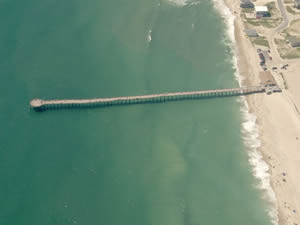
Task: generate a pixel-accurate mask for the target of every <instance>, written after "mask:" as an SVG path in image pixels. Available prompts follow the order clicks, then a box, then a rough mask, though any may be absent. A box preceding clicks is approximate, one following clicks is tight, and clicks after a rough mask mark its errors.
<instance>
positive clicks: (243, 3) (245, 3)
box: [240, 0, 254, 8]
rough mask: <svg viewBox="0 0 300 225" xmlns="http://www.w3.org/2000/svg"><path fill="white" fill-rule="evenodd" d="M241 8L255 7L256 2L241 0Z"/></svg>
mask: <svg viewBox="0 0 300 225" xmlns="http://www.w3.org/2000/svg"><path fill="white" fill-rule="evenodd" d="M240 7H241V8H254V4H253V3H252V1H251V0H241V2H240Z"/></svg>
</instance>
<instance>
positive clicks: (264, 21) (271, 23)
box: [245, 18, 282, 28]
mask: <svg viewBox="0 0 300 225" xmlns="http://www.w3.org/2000/svg"><path fill="white" fill-rule="evenodd" d="M245 19H246V21H247V23H249V24H251V25H253V26H264V27H267V28H275V27H277V26H278V25H279V24H280V23H281V21H282V19H281V18H277V19H271V18H261V19H255V18H245Z"/></svg>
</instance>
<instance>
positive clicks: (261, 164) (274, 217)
mask: <svg viewBox="0 0 300 225" xmlns="http://www.w3.org/2000/svg"><path fill="white" fill-rule="evenodd" d="M213 2H214V6H215V9H216V10H217V11H218V12H219V13H220V14H221V16H222V18H223V19H224V21H225V24H226V28H227V35H226V36H227V37H226V38H227V39H226V40H225V44H227V45H229V46H230V48H231V49H232V51H233V52H232V53H233V57H232V59H231V60H232V65H233V69H234V70H235V78H236V79H237V81H238V82H239V85H240V86H241V82H242V77H241V76H240V74H239V68H238V64H237V61H238V60H237V49H236V40H235V34H234V32H235V30H234V20H235V16H234V15H233V14H232V13H231V11H230V9H229V8H228V7H227V6H226V4H225V2H224V1H223V0H213ZM239 102H240V104H241V112H242V116H243V123H242V129H243V131H242V132H243V141H244V143H245V145H246V147H247V148H248V149H247V150H248V157H249V163H250V165H251V166H252V170H253V174H254V176H255V177H256V178H257V179H258V181H259V186H258V188H259V189H261V190H263V193H264V198H265V199H266V200H267V201H268V202H269V203H271V205H272V208H270V209H269V210H268V214H269V216H270V218H271V221H272V223H273V224H278V211H277V205H276V197H275V193H274V191H273V189H272V187H271V182H270V174H269V166H268V164H267V163H266V162H265V161H264V160H263V156H262V154H261V152H259V150H258V148H259V147H260V146H261V142H260V139H259V129H258V126H257V124H256V116H255V115H254V114H252V113H250V112H249V107H248V103H247V101H246V98H245V97H241V98H240V99H239Z"/></svg>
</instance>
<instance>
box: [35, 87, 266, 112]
mask: <svg viewBox="0 0 300 225" xmlns="http://www.w3.org/2000/svg"><path fill="white" fill-rule="evenodd" d="M263 92H266V88H265V86H250V87H241V88H230V89H216V90H202V91H191V92H174V93H162V94H153V95H141V96H127V97H114V98H95V99H70V100H42V99H33V100H31V102H30V106H31V107H32V108H33V109H34V110H36V111H43V110H47V109H60V108H92V107H98V106H99V107H105V106H112V105H129V104H142V103H159V102H167V101H179V100H192V99H201V98H216V97H229V96H240V95H249V94H255V93H263Z"/></svg>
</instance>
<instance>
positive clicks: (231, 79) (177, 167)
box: [0, 0, 274, 225]
mask: <svg viewBox="0 0 300 225" xmlns="http://www.w3.org/2000/svg"><path fill="white" fill-rule="evenodd" d="M218 1H219V0H216V1H215V2H213V1H211V0H160V1H158V0H131V1H104V0H86V1H80V0H73V1H68V2H67V1H58V0H42V1H40V0H27V1H16V0H9V1H8V0H0V24H1V28H2V29H1V33H0V71H1V75H0V125H1V128H0V184H1V185H0V225H16V224H18V225H34V224H42V225H65V224H66V225H67V224H82V225H116V224H123V225H141V224H143V225H202V224H205V225H210V224H211V225H217V224H222V225H234V224H244V225H247V224H248V225H253V224H255V225H270V224H271V221H272V220H274V218H272V217H270V215H269V213H270V212H272V210H274V207H273V205H272V204H271V197H270V195H271V194H270V192H267V190H268V189H269V185H268V177H267V174H266V171H267V167H266V165H264V164H262V162H261V159H260V156H259V154H258V153H257V151H256V147H257V146H258V145H259V143H257V142H258V140H257V135H256V133H255V123H254V122H255V118H254V117H253V116H252V117H251V115H249V114H248V113H247V110H246V108H245V106H244V103H243V101H242V99H240V98H236V97H233V98H219V99H205V100H199V101H181V102H169V103H164V104H145V105H134V106H119V107H108V108H95V109H87V110H78V109H72V110H60V111H46V112H43V113H36V112H33V111H32V110H30V108H29V101H30V100H31V99H32V98H36V97H38V98H44V99H53V98H88V97H90V98H93V97H113V96H128V95H142V94H151V93H161V92H173V91H192V90H201V89H210V88H225V87H237V86H238V81H237V79H236V74H237V71H236V69H235V63H234V62H235V61H234V60H233V59H234V58H233V55H234V50H233V49H232V45H231V44H230V42H231V41H232V39H230V37H229V35H228V28H229V27H228V25H226V23H227V22H228V21H227V22H226V20H224V18H223V17H222V15H223V16H224V14H222V13H220V12H218V10H216V9H217V8H218V7H217V6H218V4H220V2H218ZM221 8H222V7H221ZM227 24H228V23H227ZM241 109H242V111H241ZM249 162H250V163H249ZM259 165H263V168H262V169H261V168H260V167H259ZM257 177H260V178H263V179H264V180H260V179H258V178H257Z"/></svg>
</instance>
